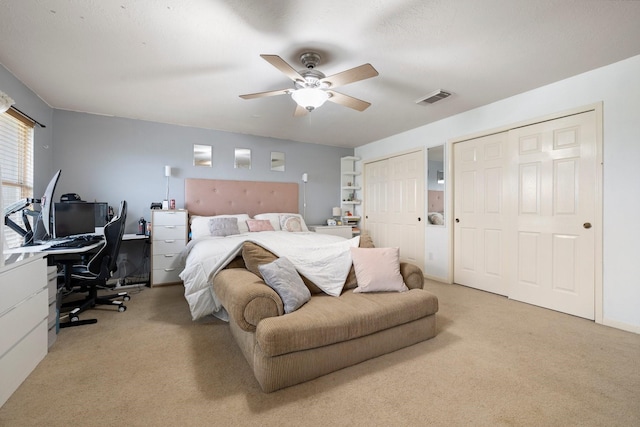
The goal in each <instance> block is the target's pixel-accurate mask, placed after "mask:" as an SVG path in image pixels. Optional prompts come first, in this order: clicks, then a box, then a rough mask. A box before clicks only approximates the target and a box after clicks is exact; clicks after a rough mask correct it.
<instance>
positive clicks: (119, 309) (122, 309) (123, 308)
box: [118, 305, 127, 313]
mask: <svg viewBox="0 0 640 427" xmlns="http://www.w3.org/2000/svg"><path fill="white" fill-rule="evenodd" d="M126 310H127V307H125V306H124V305H120V306H118V311H119V312H120V313H122V312H123V311H126Z"/></svg>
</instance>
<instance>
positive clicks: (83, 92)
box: [0, 0, 640, 147]
mask: <svg viewBox="0 0 640 427" xmlns="http://www.w3.org/2000/svg"><path fill="white" fill-rule="evenodd" d="M307 50H313V51H316V52H318V53H320V55H321V56H322V57H323V60H322V61H321V63H320V64H319V66H318V68H317V69H318V70H321V71H322V72H324V73H325V74H326V75H331V74H334V73H337V72H340V71H343V70H346V69H349V68H353V67H356V66H359V65H361V64H364V63H371V64H372V65H373V66H374V67H375V68H376V69H377V70H378V72H379V73H380V75H379V76H378V77H374V78H371V79H368V80H364V81H360V82H357V83H352V84H349V85H346V86H343V87H341V88H339V91H340V92H342V93H344V94H347V95H350V96H353V97H356V98H360V99H363V100H365V101H368V102H371V103H372V106H371V107H369V108H368V109H367V110H365V111H364V112H357V111H355V110H351V109H349V108H346V107H343V106H341V105H336V104H333V103H330V102H328V103H326V104H325V105H324V106H322V107H321V108H319V109H317V110H316V111H313V112H312V113H310V114H308V115H307V116H305V117H301V118H295V117H293V112H294V109H295V103H294V101H293V100H292V99H291V98H290V97H289V96H288V95H282V96H276V97H269V98H261V99H254V100H243V99H241V98H239V97H238V95H241V94H246V93H253V92H262V91H268V90H276V89H284V88H289V87H293V84H292V82H291V80H289V79H288V78H287V77H285V76H284V75H283V74H282V73H280V71H278V70H277V69H276V68H274V67H273V66H272V65H270V64H269V63H268V62H266V61H265V60H263V59H262V58H260V56H259V55H260V54H275V55H279V56H281V57H282V58H283V59H284V60H285V61H287V62H288V63H289V64H291V65H292V66H293V67H294V68H295V69H302V68H303V67H302V65H301V64H300V62H299V60H298V57H299V55H300V53H302V52H304V51H307ZM638 54H640V1H629V0H620V1H615V0H604V1H603V0H600V1H589V0H536V1H532V0H526V1H525V0H431V1H428V0H350V1H345V0H329V1H323V0H316V1H314V2H310V1H302V0H280V1H277V0H271V1H266V0H265V1H255V0H119V1H114V0H84V1H77V0H76V1H59V0H58V1H55V0H19V1H18V0H16V1H2V2H0V63H1V64H2V65H4V66H5V67H6V68H7V69H8V70H9V71H10V72H12V73H13V74H14V75H15V76H16V77H17V78H18V79H20V80H21V81H22V82H23V83H24V84H26V85H27V86H28V87H29V88H31V90H33V91H34V92H35V93H36V94H37V95H39V96H40V97H41V98H42V99H43V100H44V101H45V102H46V103H47V104H49V105H50V106H51V107H53V108H58V109H64V110H72V111H82V112H89V113H96V114H104V115H112V116H119V117H127V118H134V119H142V120H150V121H155V122H163V123H175V124H180V125H185V126H194V127H201V128H210V129H219V130H226V131H231V132H239V133H246V134H253V135H262V136H269V137H275V138H283V139H290V140H295V141H303V142H312V143H319V144H327V145H334V146H343V147H356V146H359V145H363V144H366V143H368V142H371V141H375V140H378V139H381V138H384V137H387V136H390V135H394V134H397V133H400V132H402V131H405V130H408V129H412V128H415V127H418V126H421V125H424V124H427V123H430V122H433V121H436V120H438V119H441V118H444V117H447V116H450V115H453V114H456V113H459V112H462V111H466V110H469V109H472V108H475V107H478V106H481V105H484V104H487V103H490V102H493V101H496V100H499V99H503V98H506V97H509V96H511V95H515V94H518V93H521V92H524V91H527V90H530V89H533V88H536V87H539V86H542V85H545V84H548V83H551V82H554V81H557V80H561V79H563V78H566V77H570V76H573V75H576V74H580V73H582V72H585V71H588V70H592V69H594V68H597V67H600V66H603V65H607V64H610V63H613V62H616V61H619V60H622V59H625V58H628V57H631V56H635V55H638ZM3 89H4V88H0V90H3ZM438 89H443V90H445V91H449V92H452V93H453V95H452V96H451V97H450V98H448V99H445V100H443V101H440V102H438V103H436V104H433V105H417V104H416V103H415V101H416V100H417V99H419V98H423V97H424V96H425V95H427V94H430V93H431V92H434V91H436V90H438ZM5 91H6V90H5ZM9 95H11V94H10V93H9ZM16 106H17V107H18V108H20V106H19V105H16Z"/></svg>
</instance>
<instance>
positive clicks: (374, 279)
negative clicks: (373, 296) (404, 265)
mask: <svg viewBox="0 0 640 427" xmlns="http://www.w3.org/2000/svg"><path fill="white" fill-rule="evenodd" d="M351 258H352V259H353V267H354V269H355V271H356V278H357V280H358V287H357V288H355V289H354V291H353V292H355V293H359V292H404V291H406V290H408V289H409V288H407V285H405V284H404V281H403V280H402V275H401V274H400V250H399V249H398V248H351Z"/></svg>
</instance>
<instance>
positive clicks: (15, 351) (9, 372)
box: [0, 293, 47, 406]
mask: <svg viewBox="0 0 640 427" xmlns="http://www.w3.org/2000/svg"><path fill="white" fill-rule="evenodd" d="M45 299H46V293H45ZM46 355H47V322H46V321H45V320H44V319H43V320H42V321H41V322H40V323H38V324H37V326H36V327H35V328H34V329H33V330H32V331H31V333H29V335H27V336H25V337H24V338H23V339H21V340H20V341H19V342H17V343H16V345H15V346H14V347H12V348H11V350H9V351H8V352H7V353H5V354H4V355H2V356H0V378H2V386H1V387H0V406H2V405H3V404H4V403H5V402H6V401H7V399H9V397H10V396H11V394H12V393H13V392H14V391H15V390H16V389H17V388H18V387H19V386H20V384H21V383H22V381H24V380H25V379H26V378H27V377H28V376H29V374H30V373H31V371H33V370H34V369H35V367H36V366H37V365H38V363H40V361H41V360H42V359H44V357H45V356H46Z"/></svg>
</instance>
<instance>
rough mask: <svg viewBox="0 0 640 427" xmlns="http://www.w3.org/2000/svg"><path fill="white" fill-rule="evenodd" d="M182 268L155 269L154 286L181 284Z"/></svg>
mask: <svg viewBox="0 0 640 427" xmlns="http://www.w3.org/2000/svg"><path fill="white" fill-rule="evenodd" d="M180 271H181V269H180V268H167V269H155V268H154V269H153V278H152V280H153V281H152V283H151V284H152V285H162V284H165V283H179V282H181V281H182V280H180V277H179V276H178V274H180Z"/></svg>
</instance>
